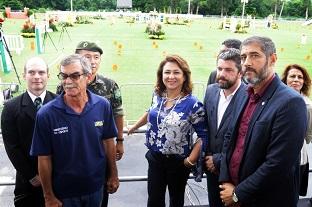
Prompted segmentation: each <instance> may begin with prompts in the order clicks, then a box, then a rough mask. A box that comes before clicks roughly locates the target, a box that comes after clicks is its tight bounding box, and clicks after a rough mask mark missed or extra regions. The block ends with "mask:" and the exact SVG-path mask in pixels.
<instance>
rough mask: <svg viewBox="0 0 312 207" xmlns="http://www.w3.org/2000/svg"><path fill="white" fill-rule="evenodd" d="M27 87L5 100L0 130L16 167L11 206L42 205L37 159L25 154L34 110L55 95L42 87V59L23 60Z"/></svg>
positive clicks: (44, 74) (44, 71) (46, 74)
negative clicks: (17, 94) (24, 61)
mask: <svg viewBox="0 0 312 207" xmlns="http://www.w3.org/2000/svg"><path fill="white" fill-rule="evenodd" d="M23 77H24V80H25V81H26V86H27V90H26V92H25V93H23V94H21V95H19V96H17V97H15V98H13V99H11V100H9V101H7V102H5V104H4V108H3V110H2V114H1V130H2V137H3V143H4V146H5V150H6V152H7V155H8V157H9V159H10V161H11V162H12V164H13V166H14V168H15V169H16V178H15V179H16V180H15V189H14V195H15V197H14V206H17V207H19V206H33V207H44V198H43V193H42V188H41V182H40V178H39V176H38V167H37V166H38V164H37V159H35V158H34V157H32V156H30V155H29V150H30V146H31V142H32V136H33V130H34V125H35V118H36V114H37V110H39V108H40V107H41V106H42V104H46V103H47V102H49V101H51V100H52V99H53V98H55V97H56V95H55V94H54V93H52V92H49V91H47V90H46V86H47V81H48V79H49V69H48V66H47V64H46V63H45V62H44V60H43V59H41V58H39V57H33V58H30V59H29V60H27V62H26V64H25V66H24V73H23Z"/></svg>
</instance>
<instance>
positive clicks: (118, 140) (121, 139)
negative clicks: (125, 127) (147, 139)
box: [116, 138, 125, 142]
mask: <svg viewBox="0 0 312 207" xmlns="http://www.w3.org/2000/svg"><path fill="white" fill-rule="evenodd" d="M124 140H125V139H124V138H116V142H123V141H124Z"/></svg>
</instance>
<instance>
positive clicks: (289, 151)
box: [219, 75, 307, 207]
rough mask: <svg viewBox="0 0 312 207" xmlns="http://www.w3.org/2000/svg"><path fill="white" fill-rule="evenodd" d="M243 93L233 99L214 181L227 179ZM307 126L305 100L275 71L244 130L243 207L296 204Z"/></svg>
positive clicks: (243, 103)
mask: <svg viewBox="0 0 312 207" xmlns="http://www.w3.org/2000/svg"><path fill="white" fill-rule="evenodd" d="M247 102H248V96H247V95H246V96H241V97H240V98H237V99H236V102H235V105H236V106H235V107H234V108H235V109H234V111H233V120H232V121H231V123H233V125H232V124H231V126H230V127H233V130H229V131H228V133H227V134H226V136H225V140H224V148H225V149H227V150H226V154H225V155H224V156H223V157H222V162H221V169H220V176H219V181H221V182H230V181H231V178H230V174H229V168H228V166H229V162H230V159H231V156H232V153H233V150H234V148H235V144H236V138H237V132H238V127H239V123H240V117H241V115H242V113H243V112H244V109H245V106H246V103H247ZM306 127H307V111H306V106H305V103H304V100H303V99H302V97H301V96H300V95H299V94H298V93H297V92H295V91H294V90H293V89H291V88H289V87H287V86H286V85H285V84H284V83H282V82H281V80H280V79H279V78H278V77H277V75H275V77H274V79H273V81H272V82H271V84H270V85H269V86H268V88H267V89H266V91H265V93H264V94H263V96H262V97H261V98H260V101H259V103H258V105H257V107H256V109H255V111H254V114H253V116H252V118H251V120H250V122H249V127H248V130H247V134H246V138H245V145H244V152H243V158H242V161H241V163H240V168H239V172H238V173H239V184H238V185H237V186H236V187H235V192H236V195H237V197H238V200H239V201H240V202H241V203H242V206H248V207H263V206H265V207H276V206H283V207H295V206H297V202H298V169H299V154H300V150H301V147H302V144H303V140H304V136H305V132H306Z"/></svg>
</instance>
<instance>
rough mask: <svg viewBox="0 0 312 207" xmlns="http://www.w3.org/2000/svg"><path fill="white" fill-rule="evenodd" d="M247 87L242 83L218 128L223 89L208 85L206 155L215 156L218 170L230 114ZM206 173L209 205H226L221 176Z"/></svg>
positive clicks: (206, 95)
mask: <svg viewBox="0 0 312 207" xmlns="http://www.w3.org/2000/svg"><path fill="white" fill-rule="evenodd" d="M246 89H247V86H246V85H245V84H244V83H241V85H240V86H239V88H238V89H237V91H236V93H235V95H234V96H233V98H232V100H231V102H230V103H229V105H228V107H227V108H226V110H225V112H224V115H223V117H222V120H221V122H220V126H219V128H217V118H218V107H219V100H220V91H221V89H220V87H219V85H218V84H217V83H215V84H211V85H208V87H207V90H206V94H205V99H204V107H205V111H206V115H207V116H206V121H207V122H206V123H207V126H208V135H209V136H208V137H209V140H208V144H207V149H206V150H205V152H206V155H212V156H213V163H214V165H215V167H216V168H217V169H218V171H219V168H220V162H221V152H222V147H223V140H224V135H225V133H226V132H227V129H228V126H229V124H230V120H231V118H230V116H231V114H232V110H233V105H234V103H235V99H236V97H237V96H241V95H242V94H244V91H245V90H246ZM206 174H207V188H208V199H209V205H210V206H213V207H224V204H223V203H222V200H221V198H220V188H219V182H218V179H219V176H218V175H217V174H214V173H211V172H209V171H206Z"/></svg>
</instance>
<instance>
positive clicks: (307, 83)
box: [282, 64, 311, 96]
mask: <svg viewBox="0 0 312 207" xmlns="http://www.w3.org/2000/svg"><path fill="white" fill-rule="evenodd" d="M291 69H297V70H300V71H301V72H302V75H303V86H302V88H301V93H303V94H304V95H305V96H309V95H310V88H311V78H310V76H309V73H308V71H307V70H306V69H305V68H304V67H302V66H301V65H298V64H290V65H287V66H286V68H285V70H284V72H283V74H282V81H283V82H284V83H285V84H287V76H288V73H289V71H290V70H291Z"/></svg>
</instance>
